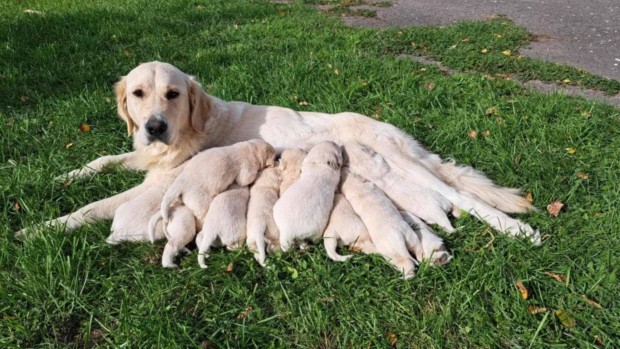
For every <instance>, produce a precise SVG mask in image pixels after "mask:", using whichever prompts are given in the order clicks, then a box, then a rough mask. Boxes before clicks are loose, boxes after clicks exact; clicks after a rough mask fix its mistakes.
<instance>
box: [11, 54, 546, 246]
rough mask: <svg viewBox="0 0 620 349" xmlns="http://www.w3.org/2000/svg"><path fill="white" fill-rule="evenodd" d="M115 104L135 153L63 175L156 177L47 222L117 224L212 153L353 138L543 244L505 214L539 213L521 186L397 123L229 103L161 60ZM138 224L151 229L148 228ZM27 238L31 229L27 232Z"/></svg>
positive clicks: (125, 85) (146, 67)
mask: <svg viewBox="0 0 620 349" xmlns="http://www.w3.org/2000/svg"><path fill="white" fill-rule="evenodd" d="M116 101H117V109H118V114H119V115H120V117H121V118H122V119H123V120H124V121H125V123H126V124H127V130H128V132H129V134H130V135H132V136H133V139H134V141H133V142H134V151H132V152H129V153H126V154H121V155H110V156H104V157H101V158H98V159H96V160H94V161H92V162H90V163H88V164H87V165H86V166H84V167H83V168H81V169H78V170H74V171H71V172H69V173H68V174H67V175H65V176H61V177H62V178H79V177H85V176H89V175H93V174H95V173H97V172H100V171H102V170H103V169H105V168H107V167H109V166H111V165H114V164H117V165H120V166H123V167H125V168H127V169H129V170H138V171H147V172H148V175H147V180H145V183H143V184H141V185H139V186H137V187H135V188H132V189H130V190H128V191H126V192H123V193H120V194H118V195H115V196H112V197H110V198H107V199H103V200H100V201H97V202H94V203H92V204H89V205H87V206H85V207H83V208H81V209H78V210H77V211H76V212H73V213H70V214H68V215H66V216H64V217H61V218H58V219H54V220H51V221H47V222H46V223H45V224H43V226H51V225H61V226H64V227H65V229H66V230H73V229H76V228H78V227H80V226H82V225H83V224H86V223H89V222H93V221H98V220H110V219H112V218H113V217H114V213H115V212H116V210H117V208H118V207H119V206H121V205H122V204H124V203H126V202H128V201H130V200H132V199H134V198H136V197H137V196H139V195H141V194H143V193H144V192H146V191H147V190H149V189H150V188H151V185H152V183H159V182H160V181H159V178H158V176H159V175H161V172H159V170H168V169H172V168H174V167H176V166H178V165H179V164H181V163H183V162H184V161H186V160H187V159H188V158H190V157H192V156H193V155H195V154H197V153H198V152H200V151H201V150H204V149H208V148H212V147H219V146H226V145H231V144H234V143H237V142H242V141H247V140H250V139H262V140H264V141H265V142H267V143H269V144H271V145H272V146H273V147H274V148H275V149H276V151H277V152H281V151H282V150H284V149H285V148H294V147H299V144H310V145H312V144H317V143H319V142H321V141H334V142H336V143H338V144H344V143H345V142H351V141H354V142H357V143H359V144H362V145H364V146H366V147H368V148H370V149H372V150H373V151H375V152H377V153H378V154H380V155H381V156H383V158H385V160H386V161H387V163H388V164H389V165H390V167H391V168H392V169H393V170H394V172H395V173H397V174H399V175H400V176H401V177H402V178H403V179H404V180H405V181H407V182H411V183H415V184H417V185H419V186H422V187H425V188H429V189H431V190H433V191H435V192H437V193H439V194H441V195H442V196H444V197H445V198H447V199H448V200H449V201H450V202H451V203H452V204H453V205H455V206H456V207H458V208H460V209H462V210H465V211H468V212H470V213H472V214H473V215H475V216H476V217H478V218H479V219H481V220H483V221H485V222H487V223H489V224H491V225H492V226H493V227H495V228H496V229H498V230H499V231H501V232H505V233H508V234H511V235H525V236H528V237H530V238H531V239H532V240H533V241H534V242H539V241H540V237H539V234H538V232H537V231H535V230H534V229H532V228H531V227H530V226H529V225H527V224H525V223H523V222H520V221H518V220H515V219H513V218H511V217H509V216H508V215H506V214H505V213H504V212H507V213H511V212H517V213H520V212H527V211H529V210H531V209H533V207H532V205H531V204H530V203H529V202H528V201H527V200H525V199H524V198H523V197H521V196H520V195H519V191H518V190H516V189H511V188H504V187H500V186H497V185H496V184H494V183H493V182H492V181H491V180H490V179H488V178H487V177H486V176H484V175H483V174H482V173H480V172H478V171H476V170H474V169H473V168H471V167H466V166H457V165H455V164H454V163H452V162H444V161H442V159H441V158H440V157H439V156H438V155H436V154H433V153H431V152H429V151H427V150H426V149H424V148H423V147H422V146H421V145H420V144H419V143H418V142H417V141H415V140H413V139H412V138H411V137H410V136H409V135H407V134H406V133H405V132H403V131H401V130H399V129H398V128H397V127H395V126H393V125H389V124H386V123H383V122H380V121H377V120H373V119H372V118H369V117H367V116H364V115H360V114H356V113H350V112H344V113H338V114H333V115H332V114H326V113H319V112H301V111H295V110H292V109H289V108H282V107H276V106H263V105H252V104H248V103H244V102H227V101H223V100H221V99H219V98H216V97H214V96H211V95H208V94H207V93H205V91H204V90H203V89H202V88H201V86H200V84H199V83H198V82H196V80H195V79H194V78H192V77H191V76H189V75H187V74H185V73H183V72H182V71H181V70H179V69H178V68H176V67H174V66H173V65H171V64H168V63H162V62H149V63H143V64H140V65H139V66H137V67H136V68H134V69H133V70H132V71H130V72H129V74H127V76H125V77H123V78H122V79H121V80H120V81H119V82H118V83H117V84H116ZM158 185H159V184H158ZM153 213H154V212H153ZM135 223H136V224H135V225H137V226H138V225H141V224H144V225H145V226H146V225H147V223H148V222H135ZM26 233H27V230H22V231H20V232H18V235H24V234H26ZM132 240H148V234H146V229H144V235H143V236H138V235H134V236H132Z"/></svg>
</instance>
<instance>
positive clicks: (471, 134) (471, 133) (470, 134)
mask: <svg viewBox="0 0 620 349" xmlns="http://www.w3.org/2000/svg"><path fill="white" fill-rule="evenodd" d="M467 136H468V137H469V138H473V139H476V138H478V131H476V130H471V131H469V132H468V133H467Z"/></svg>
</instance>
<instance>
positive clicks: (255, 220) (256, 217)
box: [246, 167, 280, 266]
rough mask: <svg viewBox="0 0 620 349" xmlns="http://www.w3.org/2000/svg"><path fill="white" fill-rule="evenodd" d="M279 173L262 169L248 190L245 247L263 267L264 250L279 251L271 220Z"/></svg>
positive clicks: (270, 169)
mask: <svg viewBox="0 0 620 349" xmlns="http://www.w3.org/2000/svg"><path fill="white" fill-rule="evenodd" d="M279 191H280V171H279V170H278V169H277V168H271V167H268V168H266V169H263V170H262V171H261V172H260V173H259V175H258V178H256V181H255V182H254V184H253V185H252V187H251V188H250V200H249V202H248V218H247V219H248V221H247V238H246V245H247V246H248V248H249V249H250V250H251V251H253V252H254V259H256V261H257V262H258V263H259V264H260V265H262V266H265V257H266V253H265V250H266V249H267V245H268V246H269V249H270V250H272V251H273V250H279V249H280V242H279V240H278V239H279V237H280V233H279V231H278V227H277V226H276V222H275V221H274V219H273V205H275V203H276V201H278V192H279Z"/></svg>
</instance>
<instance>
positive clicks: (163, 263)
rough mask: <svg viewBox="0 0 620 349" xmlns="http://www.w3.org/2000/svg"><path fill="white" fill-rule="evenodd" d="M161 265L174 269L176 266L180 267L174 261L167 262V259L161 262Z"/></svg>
mask: <svg viewBox="0 0 620 349" xmlns="http://www.w3.org/2000/svg"><path fill="white" fill-rule="evenodd" d="M161 266H162V267H164V268H167V269H174V268H178V267H179V266H178V265H176V264H174V263H172V262H165V261H162V262H161Z"/></svg>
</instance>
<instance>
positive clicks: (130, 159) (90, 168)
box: [56, 151, 145, 181]
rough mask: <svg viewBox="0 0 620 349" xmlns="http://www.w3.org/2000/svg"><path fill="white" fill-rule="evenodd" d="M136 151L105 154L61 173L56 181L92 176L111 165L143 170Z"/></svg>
mask: <svg viewBox="0 0 620 349" xmlns="http://www.w3.org/2000/svg"><path fill="white" fill-rule="evenodd" d="M136 154H137V153H136V152H135V151H133V152H130V153H125V154H120V155H106V156H102V157H100V158H97V159H95V160H93V161H91V162H89V163H88V164H87V165H86V166H84V167H82V168H80V169H77V170H73V171H71V172H68V173H65V174H62V175H60V176H58V177H56V180H57V181H66V180H69V179H81V178H88V177H92V176H94V175H95V174H97V173H99V172H101V171H103V170H105V169H106V168H109V167H111V166H113V165H120V166H122V167H124V168H126V169H128V170H133V171H143V170H145V169H144V168H143V167H142V165H141V164H140V162H139V161H137V155H136Z"/></svg>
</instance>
